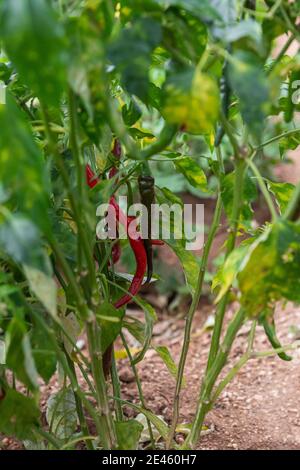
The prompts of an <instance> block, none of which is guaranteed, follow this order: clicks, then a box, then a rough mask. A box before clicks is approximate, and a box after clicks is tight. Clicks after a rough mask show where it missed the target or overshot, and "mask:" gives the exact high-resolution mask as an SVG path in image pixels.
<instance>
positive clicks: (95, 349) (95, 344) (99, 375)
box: [86, 320, 116, 450]
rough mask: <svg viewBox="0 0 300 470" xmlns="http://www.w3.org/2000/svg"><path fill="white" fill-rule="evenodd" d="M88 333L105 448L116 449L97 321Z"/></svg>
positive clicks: (88, 326)
mask: <svg viewBox="0 0 300 470" xmlns="http://www.w3.org/2000/svg"><path fill="white" fill-rule="evenodd" d="M86 331H87V338H88V345H89V354H90V358H91V362H92V363H91V366H92V374H93V378H94V382H95V388H96V392H97V398H98V406H99V409H100V413H101V416H100V420H101V423H102V428H103V435H104V436H105V437H104V441H103V447H104V449H105V450H109V449H113V448H115V447H116V436H115V430H114V424H113V420H112V416H111V412H110V409H109V403H108V397H107V391H106V382H105V377H104V372H103V362H102V350H101V344H100V331H99V328H98V326H97V323H96V320H93V321H88V322H87V323H86Z"/></svg>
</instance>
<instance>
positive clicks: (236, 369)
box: [211, 320, 257, 404]
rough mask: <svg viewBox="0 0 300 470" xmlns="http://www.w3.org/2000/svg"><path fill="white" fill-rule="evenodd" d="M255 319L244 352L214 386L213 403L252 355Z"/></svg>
mask: <svg viewBox="0 0 300 470" xmlns="http://www.w3.org/2000/svg"><path fill="white" fill-rule="evenodd" d="M256 324H257V323H256V320H254V321H253V322H252V327H251V331H250V335H249V341H248V347H247V351H246V352H245V354H243V355H242V357H241V358H240V360H239V361H238V362H237V363H236V365H235V366H234V367H232V369H231V370H230V371H229V372H228V374H227V375H226V376H225V378H224V379H223V380H222V382H221V383H220V384H219V385H218V387H217V388H216V390H215V392H214V394H213V397H212V399H211V403H212V404H214V403H215V402H216V400H217V398H218V397H219V396H220V395H221V393H222V392H223V390H224V389H225V388H226V387H227V385H228V384H229V383H230V382H231V381H232V380H233V379H234V377H235V376H236V375H237V374H238V372H239V371H240V370H241V369H242V367H243V366H244V365H245V364H246V362H248V361H249V359H251V357H252V349H253V342H254V337H255V329H256Z"/></svg>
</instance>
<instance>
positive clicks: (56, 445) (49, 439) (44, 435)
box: [35, 428, 60, 450]
mask: <svg viewBox="0 0 300 470" xmlns="http://www.w3.org/2000/svg"><path fill="white" fill-rule="evenodd" d="M35 432H36V433H37V434H38V435H40V436H41V437H42V438H43V439H45V441H47V442H50V444H51V445H52V446H53V447H54V449H56V450H60V442H59V441H58V439H56V438H55V436H53V435H52V434H51V433H50V432H47V431H44V430H43V429H42V428H36V429H35Z"/></svg>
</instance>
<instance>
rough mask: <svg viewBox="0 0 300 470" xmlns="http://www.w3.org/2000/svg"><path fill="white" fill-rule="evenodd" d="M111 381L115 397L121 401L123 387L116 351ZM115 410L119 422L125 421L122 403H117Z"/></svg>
mask: <svg viewBox="0 0 300 470" xmlns="http://www.w3.org/2000/svg"><path fill="white" fill-rule="evenodd" d="M111 381H112V385H113V391H114V396H115V397H117V398H119V399H121V385H120V380H119V376H118V371H117V364H116V356H115V351H114V350H113V351H112V365H111ZM115 410H116V418H117V421H124V416H123V410H122V405H121V402H120V401H118V400H116V401H115Z"/></svg>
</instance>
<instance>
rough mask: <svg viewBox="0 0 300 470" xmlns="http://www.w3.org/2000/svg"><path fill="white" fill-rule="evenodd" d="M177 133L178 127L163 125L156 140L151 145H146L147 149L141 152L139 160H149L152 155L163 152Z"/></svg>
mask: <svg viewBox="0 0 300 470" xmlns="http://www.w3.org/2000/svg"><path fill="white" fill-rule="evenodd" d="M177 131H178V126H175V125H170V124H165V126H164V127H163V129H162V131H161V133H160V135H159V137H158V138H157V140H156V141H155V142H154V143H153V144H152V145H148V147H146V148H145V149H144V150H142V151H141V153H140V159H141V160H146V159H149V158H150V157H152V156H153V155H156V154H157V153H160V152H162V151H163V150H165V149H166V147H167V146H168V145H169V144H170V143H171V142H172V140H173V138H174V136H175V134H176V132H177Z"/></svg>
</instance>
